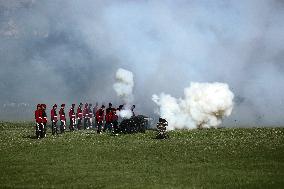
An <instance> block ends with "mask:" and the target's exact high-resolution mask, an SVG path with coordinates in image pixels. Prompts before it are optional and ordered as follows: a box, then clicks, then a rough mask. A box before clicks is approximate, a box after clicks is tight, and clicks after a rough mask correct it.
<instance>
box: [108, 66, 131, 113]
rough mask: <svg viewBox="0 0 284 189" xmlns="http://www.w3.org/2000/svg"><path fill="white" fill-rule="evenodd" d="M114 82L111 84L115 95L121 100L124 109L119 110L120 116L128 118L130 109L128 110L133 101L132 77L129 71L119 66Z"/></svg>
mask: <svg viewBox="0 0 284 189" xmlns="http://www.w3.org/2000/svg"><path fill="white" fill-rule="evenodd" d="M115 79H116V82H115V83H114V85H113V89H114V90H115V92H116V94H117V96H118V97H119V98H120V99H121V100H122V101H123V103H124V109H123V110H121V111H120V112H119V115H120V117H122V118H130V117H131V116H132V111H131V110H130V106H131V103H132V102H133V99H134V97H133V87H134V79H133V73H132V72H131V71H128V70H125V69H122V68H119V69H118V70H117V72H116V75H115Z"/></svg>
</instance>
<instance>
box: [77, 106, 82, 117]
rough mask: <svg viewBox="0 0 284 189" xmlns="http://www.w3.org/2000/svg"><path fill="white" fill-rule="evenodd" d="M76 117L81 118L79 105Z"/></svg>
mask: <svg viewBox="0 0 284 189" xmlns="http://www.w3.org/2000/svg"><path fill="white" fill-rule="evenodd" d="M77 118H80V119H82V118H83V113H82V109H81V108H80V107H78V108H77Z"/></svg>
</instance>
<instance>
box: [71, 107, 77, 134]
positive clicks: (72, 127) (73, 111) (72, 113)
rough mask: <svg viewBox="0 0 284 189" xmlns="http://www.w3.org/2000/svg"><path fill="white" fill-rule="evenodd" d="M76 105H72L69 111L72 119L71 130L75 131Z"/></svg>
mask: <svg viewBox="0 0 284 189" xmlns="http://www.w3.org/2000/svg"><path fill="white" fill-rule="evenodd" d="M74 108H75V104H72V106H71V108H70V110H69V118H70V125H69V130H70V131H74V130H75V128H74V127H75V124H76V114H75V110H74Z"/></svg>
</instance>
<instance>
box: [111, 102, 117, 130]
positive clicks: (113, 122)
mask: <svg viewBox="0 0 284 189" xmlns="http://www.w3.org/2000/svg"><path fill="white" fill-rule="evenodd" d="M111 111H112V125H113V131H112V132H113V133H115V134H117V133H118V115H117V113H118V111H117V109H115V108H112V109H111Z"/></svg>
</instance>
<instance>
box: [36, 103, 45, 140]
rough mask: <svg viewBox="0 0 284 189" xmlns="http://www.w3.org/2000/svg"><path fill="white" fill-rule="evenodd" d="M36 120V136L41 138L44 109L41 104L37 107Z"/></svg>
mask: <svg viewBox="0 0 284 189" xmlns="http://www.w3.org/2000/svg"><path fill="white" fill-rule="evenodd" d="M35 121H36V137H37V139H39V138H40V137H42V135H43V134H42V131H43V124H42V111H41V105H40V104H38V105H37V109H36V111H35Z"/></svg>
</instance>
